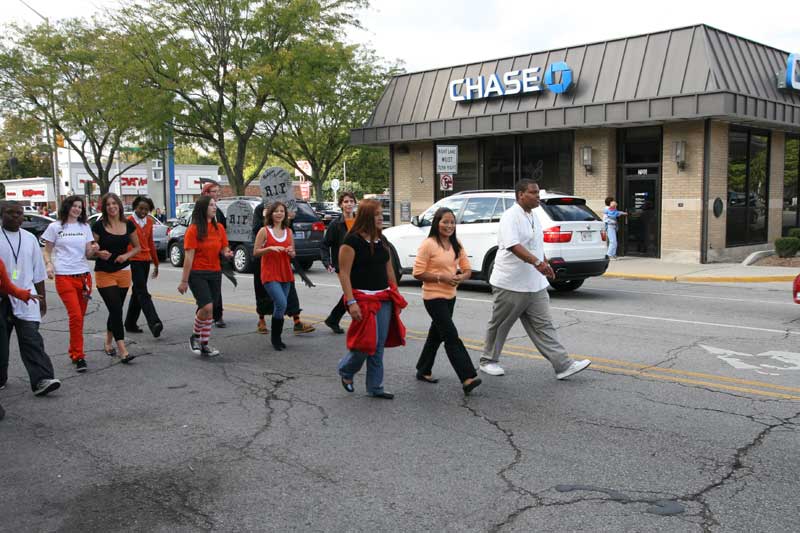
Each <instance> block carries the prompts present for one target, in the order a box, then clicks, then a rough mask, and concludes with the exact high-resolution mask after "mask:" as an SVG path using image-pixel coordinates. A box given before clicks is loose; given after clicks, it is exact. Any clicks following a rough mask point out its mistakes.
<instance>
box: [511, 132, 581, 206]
mask: <svg viewBox="0 0 800 533" xmlns="http://www.w3.org/2000/svg"><path fill="white" fill-rule="evenodd" d="M572 139H573V134H572V132H569V131H567V132H556V133H538V134H535V135H523V136H522V137H521V139H520V154H521V170H522V172H521V176H520V177H522V178H531V179H533V180H536V182H537V183H538V184H539V188H540V189H546V190H548V191H558V192H562V193H565V194H572V186H573V185H572Z"/></svg>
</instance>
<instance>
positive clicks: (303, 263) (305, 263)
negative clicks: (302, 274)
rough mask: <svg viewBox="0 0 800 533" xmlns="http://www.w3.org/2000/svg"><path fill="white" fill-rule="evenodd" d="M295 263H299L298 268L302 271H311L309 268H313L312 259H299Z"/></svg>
mask: <svg viewBox="0 0 800 533" xmlns="http://www.w3.org/2000/svg"><path fill="white" fill-rule="evenodd" d="M297 262H298V263H300V268H302V269H303V270H311V267H312V266H314V260H313V259H300V260H298V261H297Z"/></svg>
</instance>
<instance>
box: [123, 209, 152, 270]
mask: <svg viewBox="0 0 800 533" xmlns="http://www.w3.org/2000/svg"><path fill="white" fill-rule="evenodd" d="M128 220H130V221H131V222H133V225H134V226H136V236H137V237H139V246H140V247H141V248H142V249H141V250H140V251H139V253H138V254H136V255H134V256H133V257H131V261H152V262H153V264H154V265H156V266H158V252H157V251H156V242H155V241H154V240H153V226H154V223H153V219H152V218H150V215H148V216H147V218H145V223H144V227H141V226H140V225H139V223H138V222H136V218H135V217H134V216H133V215H131V216H129V217H128ZM131 248H133V245H131V246H129V247H128V250H130V249H131Z"/></svg>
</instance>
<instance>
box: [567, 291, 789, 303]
mask: <svg viewBox="0 0 800 533" xmlns="http://www.w3.org/2000/svg"><path fill="white" fill-rule="evenodd" d="M581 291H602V292H625V293H629V294H648V295H652V296H672V297H675V298H694V299H697V300H720V301H723V302H743V303H749V304H768V305H797V304H796V303H794V302H788V301H787V302H776V301H771V300H749V299H747V298H724V297H721V296H699V295H695V294H683V293H670V292H651V291H631V290H625V289H600V288H597V287H583V288H581ZM787 293H788V291H787Z"/></svg>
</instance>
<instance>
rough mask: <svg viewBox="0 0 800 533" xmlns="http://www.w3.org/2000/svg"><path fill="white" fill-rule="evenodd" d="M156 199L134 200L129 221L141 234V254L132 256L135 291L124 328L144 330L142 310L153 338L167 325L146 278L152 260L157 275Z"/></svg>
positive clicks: (132, 294)
mask: <svg viewBox="0 0 800 533" xmlns="http://www.w3.org/2000/svg"><path fill="white" fill-rule="evenodd" d="M152 211H153V200H151V199H150V198H148V197H147V196H137V197H136V198H135V199H134V200H133V214H132V215H131V216H129V217H128V220H130V221H131V222H133V223H134V225H135V226H136V233H137V234H138V236H139V246H140V248H141V250H139V253H138V254H136V255H134V256H133V257H131V279H132V282H133V290H132V292H131V301H130V302H129V303H128V314H127V315H125V330H126V331H128V332H129V333H141V332H142V329H141V328H140V327H139V326H138V325H137V324H136V321H137V320H139V313H144V318H145V320H147V327H148V328H150V332H151V333H152V334H153V337H158V336H159V335H161V330H163V329H164V324H163V323H162V322H161V319H160V318H158V313H157V312H156V307H155V306H154V305H153V299H152V298H151V297H150V293H149V292H148V291H147V277H148V276H149V274H150V262H151V261H152V263H153V279H156V278H157V277H158V252H157V251H156V243H155V241H154V240H153V224H154V223H153V217H151V216H150V213H151V212H152Z"/></svg>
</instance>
